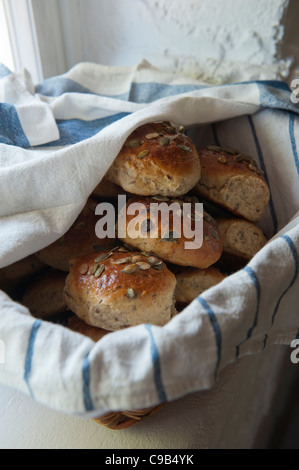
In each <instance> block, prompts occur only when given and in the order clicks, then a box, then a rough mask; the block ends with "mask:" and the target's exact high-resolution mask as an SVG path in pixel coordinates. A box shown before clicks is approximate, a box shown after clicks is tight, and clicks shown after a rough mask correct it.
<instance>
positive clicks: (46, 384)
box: [0, 61, 299, 417]
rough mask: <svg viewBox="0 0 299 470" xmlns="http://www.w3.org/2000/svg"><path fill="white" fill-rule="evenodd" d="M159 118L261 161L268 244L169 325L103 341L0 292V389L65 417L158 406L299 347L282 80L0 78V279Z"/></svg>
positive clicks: (91, 72) (134, 73)
mask: <svg viewBox="0 0 299 470" xmlns="http://www.w3.org/2000/svg"><path fill="white" fill-rule="evenodd" d="M154 120H167V121H171V122H174V123H178V124H182V125H184V126H186V128H187V133H188V134H189V135H190V137H192V138H193V140H194V142H195V143H196V144H200V145H209V144H210V145H220V146H224V147H227V148H236V149H238V150H239V151H240V152H244V153H246V154H248V155H251V156H252V157H253V158H254V159H255V160H256V161H257V162H258V163H259V165H260V166H261V168H262V169H263V171H264V172H265V177H266V180H267V182H268V184H269V186H270V190H271V199H270V203H269V206H268V208H267V210H266V213H265V217H264V218H263V220H262V222H261V223H260V226H261V227H262V229H263V230H264V232H265V233H266V235H267V236H268V238H269V239H270V241H269V243H268V244H267V245H266V246H265V247H264V248H263V249H262V250H261V251H260V252H259V253H258V254H257V255H256V256H255V257H254V258H253V259H252V260H251V261H250V263H249V264H248V265H247V266H246V267H245V268H244V269H242V270H241V271H239V272H237V273H235V274H233V275H231V276H230V277H228V278H226V279H225V280H224V281H223V282H221V284H219V285H217V286H215V287H213V288H211V289H209V290H207V291H206V292H204V293H203V294H202V295H201V296H199V297H198V298H197V299H195V300H194V301H193V302H192V303H191V304H190V305H189V306H188V307H187V308H186V309H185V310H184V311H183V312H182V313H180V314H179V315H177V316H176V317H174V318H173V319H172V320H171V321H170V323H168V324H167V325H166V326H164V327H162V328H161V327H157V326H153V325H148V324H144V325H139V326H137V327H134V328H129V329H127V330H123V331H117V332H115V333H112V334H109V335H107V336H105V337H104V338H102V339H101V341H99V342H98V343H94V342H93V341H92V340H91V339H89V338H87V337H83V336H82V335H80V334H78V333H74V332H72V331H70V330H68V329H66V328H65V327H64V326H61V325H57V324H52V323H49V322H46V321H41V320H37V319H35V318H33V317H32V316H31V315H30V312H29V311H28V310H27V309H26V308H25V307H23V306H22V305H20V304H18V303H16V302H13V301H12V300H11V299H10V298H9V297H8V296H7V295H6V294H5V293H4V292H0V341H1V345H2V346H3V348H2V349H4V350H5V361H2V362H4V363H1V364H0V382H1V383H3V384H6V385H8V386H10V387H13V388H15V389H18V390H20V391H22V392H24V393H26V394H29V395H31V396H32V397H33V399H35V400H37V401H38V402H40V403H42V404H43V405H45V406H48V407H50V408H52V409H55V410H58V411H61V412H64V413H69V414H74V415H81V416H86V417H96V416H100V415H102V414H104V413H108V412H111V411H117V410H134V409H144V408H146V407H151V406H156V405H159V404H162V403H164V402H167V401H171V400H174V399H177V398H179V397H182V396H184V395H186V394H188V393H190V392H194V391H200V390H204V389H208V388H211V387H212V386H213V384H214V383H215V381H217V377H218V375H219V373H220V372H221V370H223V369H224V368H225V367H226V366H227V365H228V364H231V363H233V362H234V361H237V360H238V359H239V358H241V357H242V356H244V355H246V354H255V353H258V352H260V351H262V350H263V349H265V348H267V347H269V346H270V345H273V344H275V345H286V346H290V344H291V342H292V341H293V340H294V339H295V338H296V337H297V338H299V302H298V300H299V295H298V294H299V280H298V271H299V260H298V253H299V212H298V211H299V157H298V155H299V105H296V104H295V103H292V100H291V90H290V89H289V88H288V86H287V85H286V84H285V83H283V82H280V81H268V82H267V81H252V82H247V83H233V84H229V85H221V86H210V85H208V84H206V83H201V82H199V81H198V80H197V79H196V78H193V77H189V76H182V75H176V74H174V73H166V72H162V71H159V70H157V69H156V68H155V67H153V66H152V65H151V64H149V63H148V62H146V61H142V62H141V63H140V64H138V65H137V66H135V67H108V66H103V65H99V64H92V63H82V64H78V65H76V66H75V67H73V68H72V69H71V70H70V71H69V72H68V73H66V74H64V75H61V76H58V77H53V78H50V79H47V80H45V81H43V82H42V83H40V84H38V85H34V84H33V83H32V81H31V78H30V74H29V73H28V72H27V71H24V73H22V74H15V73H11V72H10V71H9V70H8V69H7V68H6V67H5V66H0V201H1V204H0V267H5V266H7V265H9V264H11V263H13V262H15V261H17V260H19V259H22V258H24V257H25V256H27V255H30V254H32V253H35V252H36V251H38V250H39V249H42V248H43V247H45V246H47V245H49V244H50V243H52V242H54V241H55V240H57V239H58V238H59V237H61V236H62V235H63V234H64V233H65V232H66V231H67V230H68V229H69V227H70V226H71V225H72V224H73V222H74V221H75V219H76V218H77V216H78V215H79V213H80V212H81V210H82V208H83V207H84V205H85V202H86V200H87V198H88V196H89V195H90V194H91V192H92V191H93V189H94V188H95V186H96V185H97V184H98V183H99V182H100V180H101V179H102V177H103V176H104V174H105V173H106V171H107V169H108V168H109V166H110V165H111V163H112V162H113V159H114V158H115V157H116V155H117V153H118V152H119V150H120V148H121V146H122V144H123V142H124V141H125V139H126V138H127V136H128V135H129V134H130V133H131V132H132V131H133V130H134V129H135V128H136V127H138V126H139V125H141V124H143V123H146V122H150V121H154ZM290 353H291V349H290Z"/></svg>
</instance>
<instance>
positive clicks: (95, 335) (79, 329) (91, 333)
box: [66, 315, 111, 342]
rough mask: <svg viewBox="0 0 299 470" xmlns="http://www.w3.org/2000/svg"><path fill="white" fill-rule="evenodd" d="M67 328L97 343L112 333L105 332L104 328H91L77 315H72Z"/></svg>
mask: <svg viewBox="0 0 299 470" xmlns="http://www.w3.org/2000/svg"><path fill="white" fill-rule="evenodd" d="M66 327H67V328H69V329H70V330H72V331H74V332H75V333H80V334H81V335H84V336H87V337H88V338H91V339H92V340H93V341H95V342H97V341H99V340H100V339H102V338H103V337H104V336H106V335H107V334H109V333H111V331H107V330H103V329H102V328H97V327H96V326H91V325H88V324H87V323H85V322H84V321H82V320H81V319H80V318H79V317H77V315H72V316H70V317H69V318H68V321H67V324H66Z"/></svg>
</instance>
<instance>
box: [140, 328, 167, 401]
mask: <svg viewBox="0 0 299 470" xmlns="http://www.w3.org/2000/svg"><path fill="white" fill-rule="evenodd" d="M145 328H146V329H147V331H148V332H149V335H150V340H151V355H152V362H153V366H154V380H155V385H156V389H157V393H158V397H159V400H160V403H165V402H166V401H167V395H166V392H165V390H164V385H163V382H162V376H161V365H160V357H159V350H158V348H157V345H156V341H155V338H154V335H153V331H152V327H151V325H149V324H146V325H145Z"/></svg>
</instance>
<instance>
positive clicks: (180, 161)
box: [106, 122, 200, 196]
mask: <svg viewBox="0 0 299 470" xmlns="http://www.w3.org/2000/svg"><path fill="white" fill-rule="evenodd" d="M181 129H182V128H181V127H179V128H177V127H176V126H174V125H171V124H170V123H169V122H155V123H150V124H144V125H142V126H140V127H139V128H137V129H136V130H135V131H134V132H133V133H132V134H131V135H130V136H129V137H128V139H127V140H126V142H125V143H124V145H123V147H122V149H121V151H120V153H119V154H118V156H117V157H116V159H115V161H114V162H113V164H112V166H111V167H110V169H109V170H108V173H107V175H106V176H107V178H108V179H109V180H110V181H112V182H113V183H115V184H118V185H120V186H121V187H122V188H123V189H124V190H125V191H127V192H129V193H132V194H138V195H143V196H150V195H151V196H153V195H155V194H161V195H164V196H181V195H183V194H186V193H187V192H188V191H189V190H190V189H191V188H193V187H194V186H195V185H196V183H197V182H198V180H199V178H200V161H199V158H198V154H197V151H196V148H195V146H194V144H193V142H192V141H191V139H190V138H189V137H187V136H186V135H184V134H183V133H182V132H181ZM182 130H183V129H182Z"/></svg>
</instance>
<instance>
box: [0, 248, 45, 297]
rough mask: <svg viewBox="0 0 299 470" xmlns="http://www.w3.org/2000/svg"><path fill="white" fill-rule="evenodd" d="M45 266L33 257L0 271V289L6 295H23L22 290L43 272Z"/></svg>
mask: <svg viewBox="0 0 299 470" xmlns="http://www.w3.org/2000/svg"><path fill="white" fill-rule="evenodd" d="M45 269H47V266H46V265H45V264H44V263H42V262H41V261H39V260H38V259H37V258H36V257H35V256H34V255H31V256H27V257H26V258H24V259H22V260H20V261H17V262H16V263H13V264H11V265H10V266H7V267H5V268H1V269H0V289H1V290H3V291H4V292H6V293H7V294H8V295H11V296H13V297H18V296H19V295H20V296H22V295H23V289H24V288H25V287H26V286H27V284H28V282H30V280H31V279H32V277H33V276H35V275H37V274H39V273H41V272H43V271H44V270H45Z"/></svg>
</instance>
